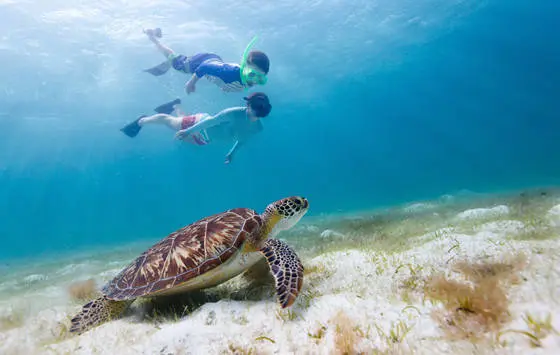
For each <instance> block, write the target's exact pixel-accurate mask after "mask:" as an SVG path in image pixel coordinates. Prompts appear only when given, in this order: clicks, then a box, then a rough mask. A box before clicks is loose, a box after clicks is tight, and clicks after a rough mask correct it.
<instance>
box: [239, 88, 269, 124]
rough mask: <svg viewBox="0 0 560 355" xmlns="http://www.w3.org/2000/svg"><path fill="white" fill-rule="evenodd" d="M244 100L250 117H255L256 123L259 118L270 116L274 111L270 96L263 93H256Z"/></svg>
mask: <svg viewBox="0 0 560 355" xmlns="http://www.w3.org/2000/svg"><path fill="white" fill-rule="evenodd" d="M244 99H245V101H247V108H248V111H249V114H250V116H254V117H255V119H254V120H255V121H256V120H257V119H258V118H262V117H266V116H268V115H269V114H270V111H271V110H272V105H270V101H269V99H268V96H266V94H265V93H263V92H254V93H252V94H250V95H249V96H247V97H244ZM250 118H251V117H250Z"/></svg>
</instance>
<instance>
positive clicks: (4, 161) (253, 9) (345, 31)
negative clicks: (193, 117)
mask: <svg viewBox="0 0 560 355" xmlns="http://www.w3.org/2000/svg"><path fill="white" fill-rule="evenodd" d="M559 14H560V3H559V2H558V1H550V0H545V1H540V2H538V3H535V2H530V1H521V0H513V1H498V0H487V1H470V0H420V1H412V0H397V1H377V0H375V1H374V0H356V1H342V0H326V1H320V0H316V1H293V0H281V1H267V2H263V1H256V0H250V1H237V2H233V1H225V0H212V1H207V2H201V1H186V0H185V1H178V0H166V1H152V0H150V1H148V0H134V1H125V0H116V1H80V2H68V1H61V0H52V1H51V0H49V1H29V0H25V1H16V0H0V19H1V21H0V63H1V64H2V65H1V66H0V238H1V242H2V247H0V259H13V258H21V257H37V256H38V255H42V254H51V253H57V252H60V251H66V252H69V251H72V250H77V249H85V248H89V247H94V246H107V245H121V244H125V243H130V242H134V241H138V240H147V239H151V240H154V239H159V238H161V237H164V236H165V235H167V234H168V233H170V232H172V231H173V230H175V229H177V228H179V227H182V226H184V225H186V224H189V223H191V222H193V221H194V220H196V219H198V218H201V217H204V216H206V215H209V214H213V213H217V212H221V211H223V210H225V209H229V208H233V207H250V208H254V209H256V210H257V211H259V212H260V211H262V210H263V209H264V208H265V207H266V205H267V204H268V203H270V202H272V201H274V200H277V199H279V198H282V197H285V196H289V195H303V196H305V197H306V198H308V199H309V201H310V212H309V216H313V215H315V216H317V215H321V214H331V213H340V212H351V211H360V210H368V209H374V208H379V207H384V206H391V205H395V204H400V203H404V202H407V201H415V200H422V199H431V198H437V197H438V196H440V195H443V194H447V193H454V192H457V191H461V190H470V191H477V192H497V191H505V190H511V189H518V188H526V187H532V186H543V185H557V184H558V183H559V182H560V165H559V164H558V156H559V153H560V148H559V146H558V141H559V140H558V138H560V134H559V132H560V130H559V128H560V123H559V119H560V108H559V103H558V93H559V92H560V91H559V88H558V83H559V82H560V71H559V70H558V65H559V64H560V59H559V58H560V43H559V41H558V25H557V20H558V18H559ZM152 27H160V28H162V31H163V39H162V41H163V43H165V44H168V45H169V46H170V47H171V48H173V49H174V50H175V51H177V52H180V53H183V54H187V55H190V54H194V53H196V52H199V51H211V52H216V53H218V54H220V55H221V56H222V58H224V60H226V61H227V62H238V61H239V60H240V58H241V55H242V53H243V50H244V48H245V46H246V45H247V44H248V43H249V41H250V40H251V39H252V38H253V36H255V35H257V36H258V41H257V43H256V45H255V48H256V49H259V50H262V51H264V52H266V53H267V54H268V55H269V57H270V60H271V67H270V74H269V80H268V83H267V84H266V85H265V86H264V87H259V88H257V89H252V90H251V91H257V90H258V91H264V92H266V93H267V94H268V95H269V97H270V99H271V103H272V107H273V108H272V112H271V115H270V116H269V117H266V118H264V119H263V124H264V125H265V129H264V131H263V133H262V134H261V135H260V137H257V138H255V139H254V140H253V141H252V142H250V143H249V144H248V145H247V146H245V147H243V148H242V149H240V151H239V153H238V154H237V156H236V158H235V160H234V161H233V162H232V163H231V164H229V165H225V164H224V163H223V161H224V156H225V154H226V153H227V151H228V149H229V147H227V146H226V147H223V146H219V147H204V148H200V147H195V146H190V145H186V144H181V143H179V142H177V141H175V140H173V133H172V132H171V131H169V130H166V129H165V128H163V127H155V128H154V129H150V130H146V131H145V132H143V133H142V134H141V135H140V136H138V137H137V138H135V139H130V138H128V137H126V136H125V135H123V134H122V132H120V131H119V129H120V128H121V127H122V126H123V125H124V124H126V123H128V122H130V121H131V120H133V119H135V118H136V117H138V116H139V115H140V114H149V113H151V112H153V108H154V107H156V106H158V105H160V104H162V103H164V102H166V101H169V100H172V99H175V98H177V97H179V98H181V99H182V101H183V104H182V106H183V108H184V110H185V111H187V112H189V113H194V112H208V113H211V114H214V113H217V112H218V111H220V110H222V109H224V108H227V107H231V106H236V105H242V104H243V96H245V95H246V94H247V93H228V94H224V93H222V92H221V91H219V90H218V89H217V88H216V87H214V86H213V85H211V84H209V83H207V82H205V81H201V82H200V84H199V85H198V88H197V91H196V92H195V93H194V94H191V95H186V93H185V91H184V83H185V82H186V80H188V77H187V76H186V75H181V74H180V73H176V72H175V73H171V74H167V75H165V76H161V77H154V76H151V75H149V74H147V73H144V72H142V70H143V69H145V68H148V67H151V66H153V65H155V64H158V63H160V62H161V61H162V57H161V54H160V53H158V52H157V51H156V49H155V48H154V46H153V44H152V43H151V42H149V41H148V39H147V38H146V36H145V35H144V34H143V33H142V29H143V28H152Z"/></svg>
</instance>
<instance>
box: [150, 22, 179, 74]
mask: <svg viewBox="0 0 560 355" xmlns="http://www.w3.org/2000/svg"><path fill="white" fill-rule="evenodd" d="M144 33H145V34H146V35H147V36H148V38H149V39H150V41H152V42H153V43H154V44H155V45H156V48H157V49H158V50H159V51H160V53H161V54H163V56H164V57H165V58H166V61H165V62H162V63H160V64H158V65H156V66H154V67H151V68H148V69H144V71H145V72H148V73H150V74H152V75H154V76H160V75H163V74H165V73H167V71H169V69H171V60H172V59H173V57H174V56H175V52H173V50H172V49H171V48H169V47H167V46H165V45H163V44H161V42H160V41H159V39H158V38H161V36H162V35H161V29H159V28H155V29H147V30H144Z"/></svg>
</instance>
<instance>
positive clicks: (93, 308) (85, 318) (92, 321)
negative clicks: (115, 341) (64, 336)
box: [70, 296, 132, 334]
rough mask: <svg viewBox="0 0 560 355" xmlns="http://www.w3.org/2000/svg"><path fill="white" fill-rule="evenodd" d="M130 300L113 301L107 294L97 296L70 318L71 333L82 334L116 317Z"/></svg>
mask: <svg viewBox="0 0 560 355" xmlns="http://www.w3.org/2000/svg"><path fill="white" fill-rule="evenodd" d="M130 303H132V302H131V301H113V300H110V299H109V298H107V296H103V297H99V298H97V299H95V300H93V301H91V302H89V303H87V304H86V305H85V306H83V307H82V311H81V312H80V313H78V314H77V315H76V316H74V318H72V320H71V322H72V325H71V326H70V332H71V333H77V334H82V333H84V332H86V331H88V330H90V329H91V328H94V327H96V326H98V325H100V324H102V323H105V322H108V321H110V320H112V319H115V318H118V317H119V316H120V315H122V314H123V312H124V311H125V309H126V308H127V307H128V306H129V305H130Z"/></svg>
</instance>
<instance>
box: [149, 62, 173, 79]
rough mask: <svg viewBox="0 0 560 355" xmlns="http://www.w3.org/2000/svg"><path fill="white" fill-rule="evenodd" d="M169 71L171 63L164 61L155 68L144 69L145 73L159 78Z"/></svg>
mask: <svg viewBox="0 0 560 355" xmlns="http://www.w3.org/2000/svg"><path fill="white" fill-rule="evenodd" d="M169 69H171V63H170V62H169V61H168V60H166V61H165V62H162V63H160V64H158V65H156V66H155V67H151V68H148V69H144V71H145V72H147V73H150V74H152V75H153V76H160V75H163V74H165V73H167V72H168V71H169Z"/></svg>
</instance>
